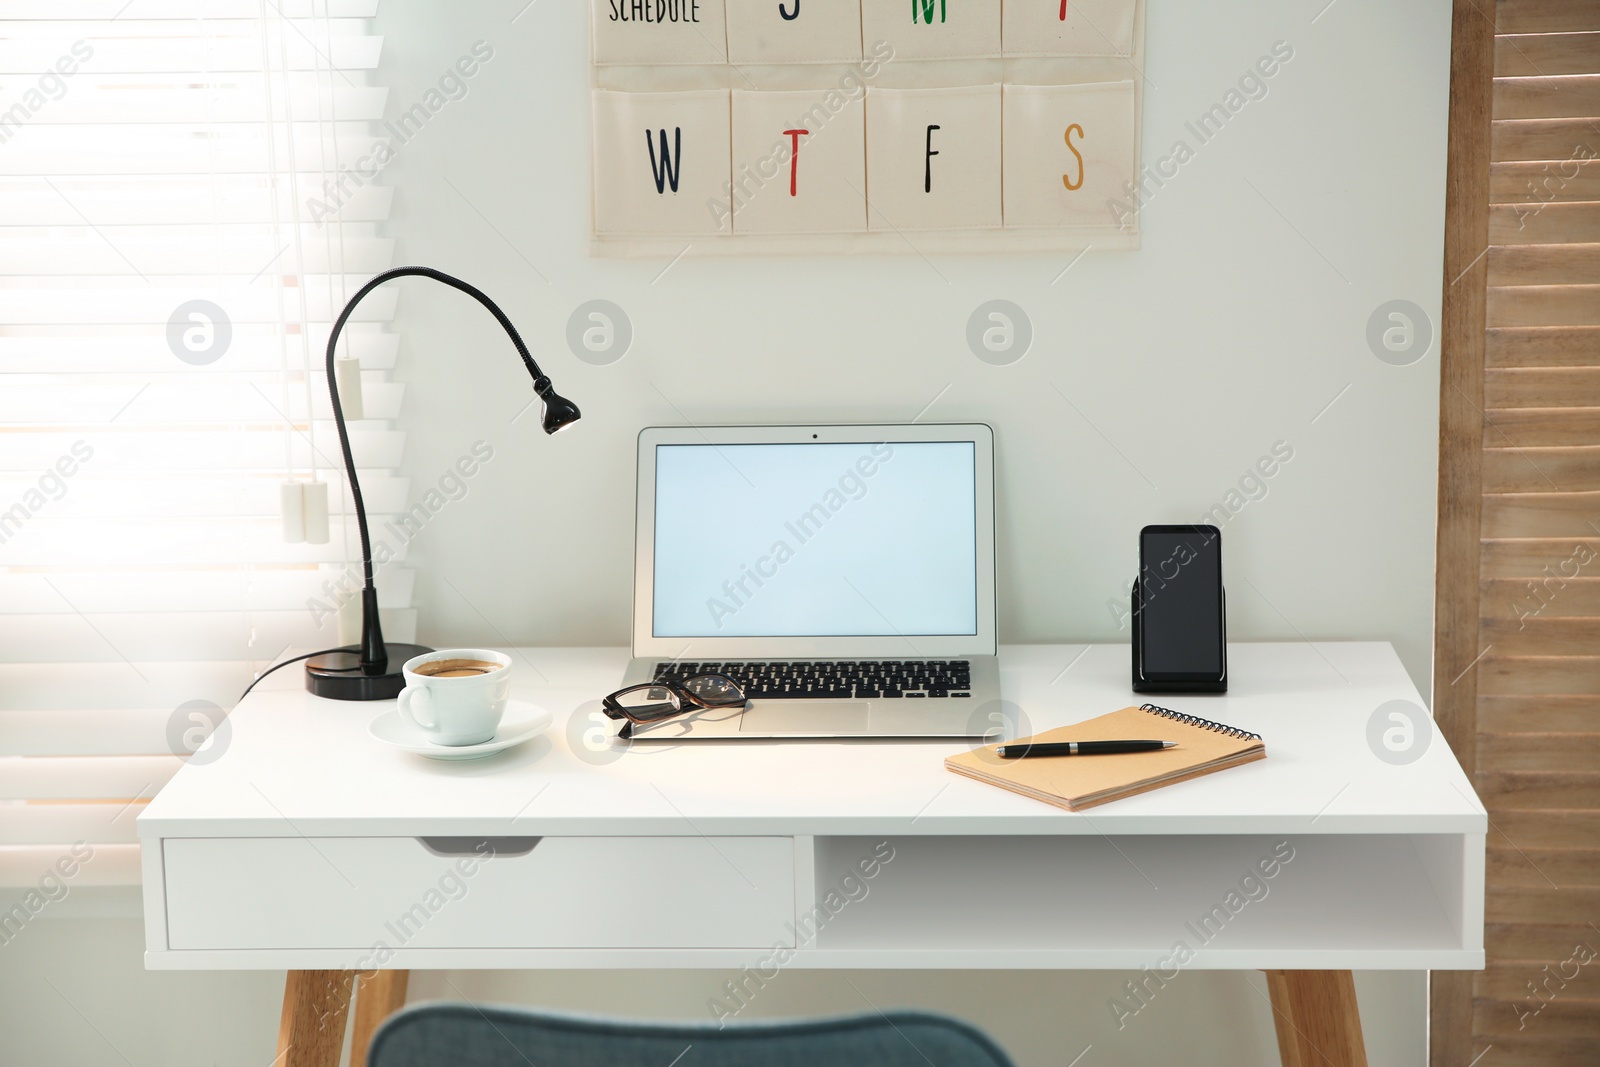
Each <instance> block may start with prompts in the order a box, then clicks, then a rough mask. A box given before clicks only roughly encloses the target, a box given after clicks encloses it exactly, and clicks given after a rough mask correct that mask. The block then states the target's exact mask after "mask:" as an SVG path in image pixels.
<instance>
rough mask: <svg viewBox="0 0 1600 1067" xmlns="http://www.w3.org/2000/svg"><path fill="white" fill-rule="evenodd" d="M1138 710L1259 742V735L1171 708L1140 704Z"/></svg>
mask: <svg viewBox="0 0 1600 1067" xmlns="http://www.w3.org/2000/svg"><path fill="white" fill-rule="evenodd" d="M1139 710H1140V711H1148V712H1149V713H1150V714H1152V715H1159V716H1161V717H1162V718H1163V719H1171V720H1172V721H1173V722H1181V723H1183V724H1184V725H1185V726H1198V727H1199V728H1200V729H1202V730H1210V731H1211V732H1212V733H1217V734H1225V735H1227V736H1228V737H1236V738H1238V739H1239V740H1241V741H1259V740H1261V735H1260V734H1253V733H1251V732H1250V731H1249V730H1241V729H1239V728H1238V727H1237V726H1229V725H1227V724H1226V723H1220V722H1212V721H1211V720H1210V719H1202V718H1201V717H1200V716H1198V715H1185V714H1184V713H1183V712H1181V711H1173V710H1172V709H1171V708H1160V707H1157V706H1156V705H1154V704H1140V705H1139Z"/></svg>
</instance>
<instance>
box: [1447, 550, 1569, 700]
mask: <svg viewBox="0 0 1600 1067" xmlns="http://www.w3.org/2000/svg"><path fill="white" fill-rule="evenodd" d="M1597 525H1600V524H1597ZM1580 547H1581V548H1583V549H1584V550H1585V551H1584V552H1581V553H1580V552H1578V549H1579V548H1580ZM1591 553H1593V554H1595V557H1596V558H1597V559H1600V538H1594V537H1572V538H1539V539H1529V540H1519V541H1485V542H1484V543H1483V556H1482V568H1483V577H1484V578H1485V579H1500V578H1504V579H1513V580H1523V581H1526V580H1527V579H1530V578H1537V579H1543V578H1544V576H1545V571H1544V569H1545V568H1546V567H1548V566H1550V565H1552V564H1558V563H1560V562H1561V561H1562V560H1564V559H1567V558H1569V557H1571V556H1573V555H1574V554H1577V555H1579V556H1580V558H1582V557H1583V556H1587V555H1589V554H1591ZM1446 680H1447V681H1448V679H1446Z"/></svg>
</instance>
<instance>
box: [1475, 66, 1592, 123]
mask: <svg viewBox="0 0 1600 1067" xmlns="http://www.w3.org/2000/svg"><path fill="white" fill-rule="evenodd" d="M1596 115H1600V74H1559V75H1555V76H1553V77H1544V78H1496V79H1495V83H1494V117H1495V119H1497V120H1498V119H1563V118H1592V117H1594V116H1596Z"/></svg>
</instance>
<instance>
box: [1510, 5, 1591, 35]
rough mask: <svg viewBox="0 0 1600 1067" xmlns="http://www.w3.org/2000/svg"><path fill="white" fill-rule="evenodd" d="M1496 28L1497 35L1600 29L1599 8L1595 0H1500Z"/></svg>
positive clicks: (1581, 31)
mask: <svg viewBox="0 0 1600 1067" xmlns="http://www.w3.org/2000/svg"><path fill="white" fill-rule="evenodd" d="M1494 29H1495V33H1497V34H1512V33H1583V32H1585V31H1587V30H1600V7H1596V6H1595V4H1594V0H1499V3H1497V4H1495V5H1494Z"/></svg>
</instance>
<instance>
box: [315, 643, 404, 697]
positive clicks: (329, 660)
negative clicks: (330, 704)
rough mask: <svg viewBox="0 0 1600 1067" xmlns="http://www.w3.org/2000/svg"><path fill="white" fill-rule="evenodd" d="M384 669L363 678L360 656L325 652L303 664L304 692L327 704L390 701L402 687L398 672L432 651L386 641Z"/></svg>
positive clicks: (401, 676)
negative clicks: (387, 658)
mask: <svg viewBox="0 0 1600 1067" xmlns="http://www.w3.org/2000/svg"><path fill="white" fill-rule="evenodd" d="M385 647H386V648H387V649H388V651H389V665H388V669H387V670H385V671H384V672H383V673H382V674H363V673H362V671H361V652H360V650H359V649H352V650H351V651H349V652H328V653H325V654H323V655H321V656H312V657H311V658H310V659H308V660H306V690H307V691H308V692H310V693H311V694H312V695H314V696H319V697H327V698H328V699H329V700H393V699H394V698H395V697H397V696H399V695H400V690H402V689H404V688H405V687H406V679H405V675H404V674H402V673H401V672H400V668H401V667H402V666H404V665H405V662H406V660H408V659H411V658H412V657H413V656H420V655H422V654H423V653H425V652H432V651H433V649H431V648H429V647H428V646H426V645H405V644H400V643H398V642H394V641H389V642H386V643H385Z"/></svg>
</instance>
